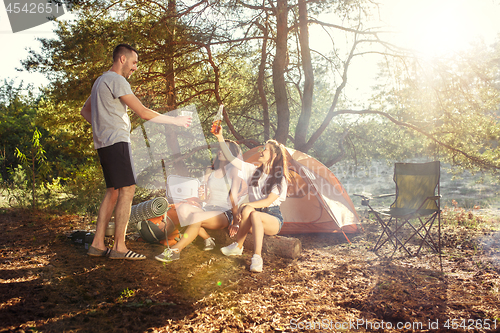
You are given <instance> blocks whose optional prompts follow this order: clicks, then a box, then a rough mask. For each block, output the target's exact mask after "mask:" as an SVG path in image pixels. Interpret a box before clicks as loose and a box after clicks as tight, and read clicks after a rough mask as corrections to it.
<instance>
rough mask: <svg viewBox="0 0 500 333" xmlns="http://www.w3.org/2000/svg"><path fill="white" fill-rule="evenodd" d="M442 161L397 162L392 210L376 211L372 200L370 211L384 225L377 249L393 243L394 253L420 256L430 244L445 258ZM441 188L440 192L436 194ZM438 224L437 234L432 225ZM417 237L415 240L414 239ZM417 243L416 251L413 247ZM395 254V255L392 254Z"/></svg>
mask: <svg viewBox="0 0 500 333" xmlns="http://www.w3.org/2000/svg"><path fill="white" fill-rule="evenodd" d="M439 177H440V163H439V161H435V162H429V163H396V164H395V165H394V182H395V183H396V199H395V201H394V203H392V205H391V206H390V209H389V210H388V211H376V210H375V209H373V208H372V207H371V206H370V204H369V201H368V202H367V205H368V207H369V210H370V213H373V214H374V215H375V218H376V220H377V221H378V222H379V224H380V225H381V227H382V233H381V235H380V237H379V238H378V240H377V243H376V244H375V246H374V248H373V251H374V252H377V251H378V250H380V249H381V247H382V246H383V245H385V244H386V243H388V242H390V243H391V244H392V246H394V252H393V253H392V255H394V253H395V252H396V251H398V250H404V251H406V253H408V255H409V256H412V255H418V254H419V253H420V250H421V249H422V247H424V246H428V247H429V248H430V249H431V250H432V251H433V252H435V253H439V255H440V257H441V209H440V198H441V195H440V186H439ZM436 191H437V194H436ZM436 219H437V221H438V223H437V229H438V230H437V238H438V240H437V243H436V239H435V238H436V235H434V236H433V234H432V233H431V231H432V230H433V229H432V227H433V226H434V224H435V221H436ZM412 240H413V242H412ZM415 245H416V246H417V247H418V248H417V250H416V252H415V253H412V251H411V250H412V249H413V246H415ZM392 255H391V256H392Z"/></svg>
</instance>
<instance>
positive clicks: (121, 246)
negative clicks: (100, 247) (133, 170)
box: [113, 185, 135, 252]
mask: <svg viewBox="0 0 500 333" xmlns="http://www.w3.org/2000/svg"><path fill="white" fill-rule="evenodd" d="M134 193H135V185H131V186H126V187H122V188H119V189H118V200H117V202H116V207H115V243H114V245H113V250H115V251H118V252H127V251H128V249H127V246H126V245H125V234H126V232H127V225H128V221H129V219H130V209H131V208H132V199H134Z"/></svg>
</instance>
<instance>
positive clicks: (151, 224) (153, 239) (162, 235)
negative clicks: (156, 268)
mask: <svg viewBox="0 0 500 333" xmlns="http://www.w3.org/2000/svg"><path fill="white" fill-rule="evenodd" d="M136 227H137V230H138V231H139V234H140V235H141V238H142V239H143V240H145V241H146V242H149V243H159V242H160V241H162V240H165V239H167V238H168V236H170V234H172V233H173V232H174V231H175V230H177V227H176V225H175V223H174V221H173V220H172V219H171V218H170V217H169V216H168V215H166V214H165V215H164V216H159V217H156V218H150V219H148V220H144V221H140V222H138V223H137V224H136Z"/></svg>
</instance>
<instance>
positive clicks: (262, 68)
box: [257, 22, 270, 141]
mask: <svg viewBox="0 0 500 333" xmlns="http://www.w3.org/2000/svg"><path fill="white" fill-rule="evenodd" d="M265 24H266V25H265V26H262V25H261V26H259V28H260V29H261V30H262V33H263V35H264V39H263V40H262V50H261V56H260V65H259V76H258V78H257V89H258V90H259V97H260V104H261V105H262V119H263V121H264V141H267V140H269V138H270V131H269V129H270V126H269V125H270V123H269V104H268V103H267V98H266V91H265V89H264V82H265V77H266V61H267V38H268V36H269V30H268V28H267V22H266V23H265Z"/></svg>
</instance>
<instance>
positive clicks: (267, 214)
mask: <svg viewBox="0 0 500 333" xmlns="http://www.w3.org/2000/svg"><path fill="white" fill-rule="evenodd" d="M214 135H215V136H216V137H217V139H218V141H219V142H220V145H221V150H222V152H223V153H224V155H225V156H226V159H227V160H229V161H230V162H231V164H233V165H234V166H235V167H236V168H238V169H239V170H241V171H242V174H243V179H244V180H245V181H246V182H247V186H248V200H249V202H248V203H243V204H241V205H240V206H239V208H238V213H237V215H236V216H235V221H238V220H239V221H240V222H239V223H238V224H237V226H238V232H237V234H236V242H234V243H233V244H231V245H229V246H226V247H223V248H221V251H222V253H223V254H224V255H226V256H232V255H241V254H242V253H243V242H244V241H245V239H246V237H247V234H248V233H249V232H250V231H251V232H252V234H253V237H254V255H253V257H252V263H251V265H250V271H252V272H262V268H263V261H262V257H261V252H262V242H263V239H264V234H266V235H276V234H278V233H279V232H280V230H281V227H282V226H283V217H282V215H281V211H280V204H281V203H282V202H283V201H285V199H286V195H287V187H288V183H289V182H290V180H291V179H290V174H289V172H288V163H287V158H286V156H287V155H286V151H285V147H284V146H283V145H282V144H280V143H279V142H277V141H275V140H269V141H267V142H266V144H265V145H264V147H262V148H261V150H260V156H259V159H258V162H260V163H261V164H260V166H259V167H256V166H255V165H253V164H251V163H246V162H244V161H242V160H239V159H237V158H235V157H234V156H233V155H232V153H231V151H230V149H228V147H227V146H226V145H225V144H224V137H223V136H222V129H221V130H220V131H219V133H218V134H214Z"/></svg>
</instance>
